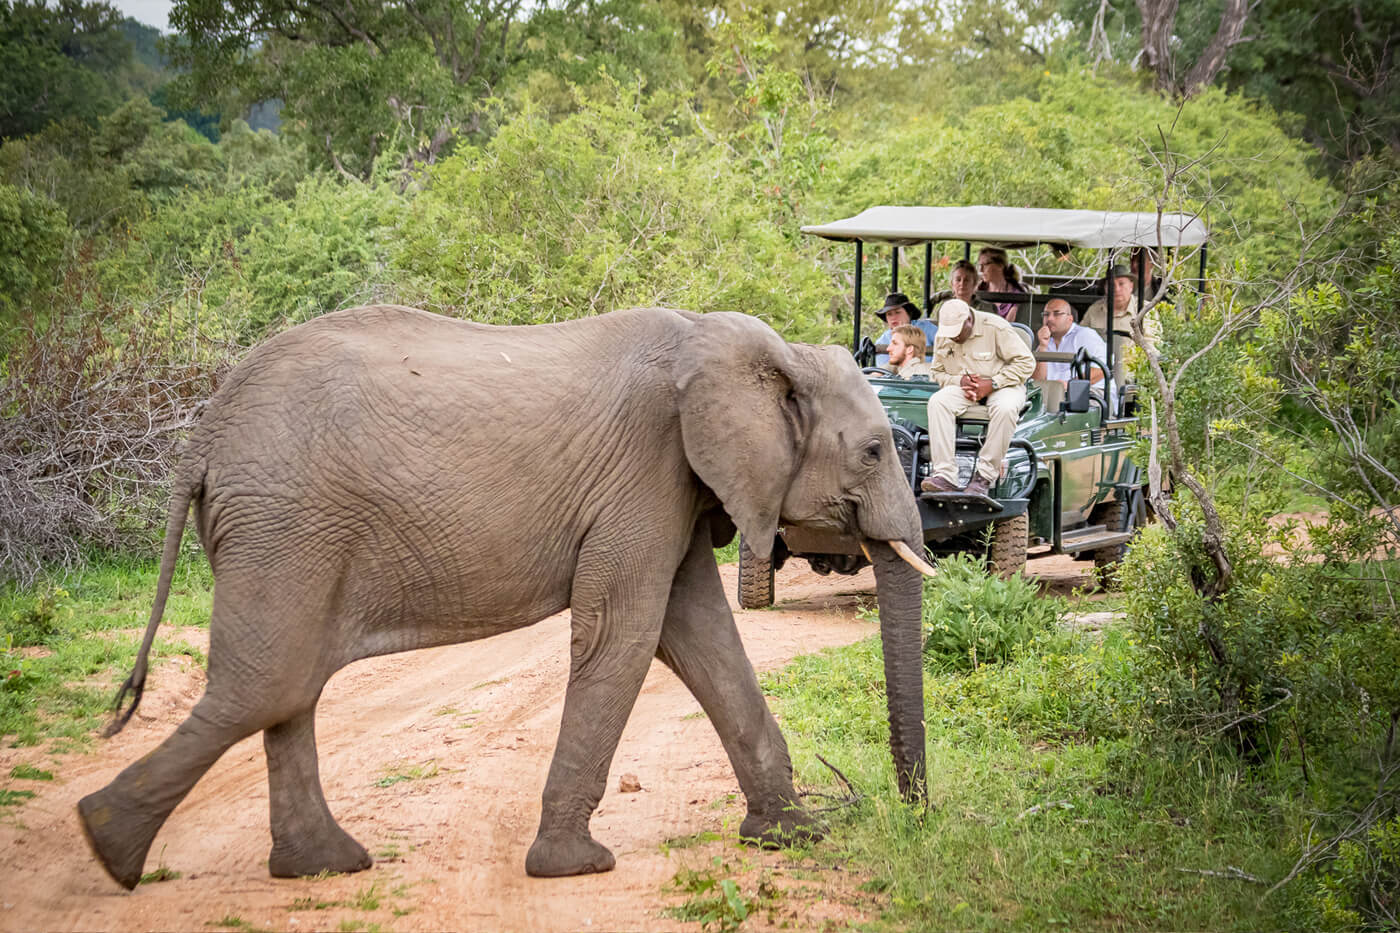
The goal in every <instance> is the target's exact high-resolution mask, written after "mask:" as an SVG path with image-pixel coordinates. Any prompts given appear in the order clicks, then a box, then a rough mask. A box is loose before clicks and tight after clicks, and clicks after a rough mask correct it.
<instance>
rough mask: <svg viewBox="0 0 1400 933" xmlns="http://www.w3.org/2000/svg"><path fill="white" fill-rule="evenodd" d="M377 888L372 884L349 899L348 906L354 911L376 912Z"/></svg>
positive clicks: (377, 905) (377, 901)
mask: <svg viewBox="0 0 1400 933" xmlns="http://www.w3.org/2000/svg"><path fill="white" fill-rule="evenodd" d="M377 887H378V886H377V885H373V884H372V885H370V886H369V887H367V888H365V889H364V890H362V891H360V892H359V893H358V894H356V895H355V896H354V897H353V898H351V900H350V904H349V906H350V907H351V908H352V909H354V910H364V911H370V910H378V909H379V891H378V890H377Z"/></svg>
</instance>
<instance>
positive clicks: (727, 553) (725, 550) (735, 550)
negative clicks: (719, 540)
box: [715, 535, 739, 565]
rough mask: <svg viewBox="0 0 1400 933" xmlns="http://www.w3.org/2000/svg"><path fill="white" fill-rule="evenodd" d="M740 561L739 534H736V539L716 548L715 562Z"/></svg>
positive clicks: (730, 562) (734, 562)
mask: <svg viewBox="0 0 1400 933" xmlns="http://www.w3.org/2000/svg"><path fill="white" fill-rule="evenodd" d="M738 562H739V536H738V535H735V536H734V540H733V541H730V542H729V543H728V544H726V545H725V546H724V547H717V548H715V563H717V564H721V565H723V564H737V563H738Z"/></svg>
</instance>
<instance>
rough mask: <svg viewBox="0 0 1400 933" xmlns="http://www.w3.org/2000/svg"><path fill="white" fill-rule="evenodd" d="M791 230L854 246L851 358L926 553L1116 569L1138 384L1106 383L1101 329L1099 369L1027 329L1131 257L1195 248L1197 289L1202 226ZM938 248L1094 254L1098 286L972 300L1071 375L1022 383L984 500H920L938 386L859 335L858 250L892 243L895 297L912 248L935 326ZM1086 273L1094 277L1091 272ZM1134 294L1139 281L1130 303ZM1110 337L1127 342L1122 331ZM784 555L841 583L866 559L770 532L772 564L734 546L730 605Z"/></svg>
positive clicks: (888, 217) (1103, 281)
mask: <svg viewBox="0 0 1400 933" xmlns="http://www.w3.org/2000/svg"><path fill="white" fill-rule="evenodd" d="M802 232H803V233H806V234H811V235H813V236H819V237H823V238H825V239H828V240H836V241H844V242H850V243H854V244H855V261H856V262H855V282H854V285H855V288H854V291H855V295H854V308H855V314H854V318H855V331H854V334H853V336H852V341H851V351H852V353H853V354H854V355H855V357H856V360H857V361H858V362H859V363H860V364H861V366H862V368H863V370H864V371H865V373H866V374H867V378H868V379H869V380H870V385H871V388H872V390H873V391H874V392H875V393H876V394H877V395H878V396H879V398H880V402H881V404H882V405H883V406H884V408H885V411H886V412H887V413H888V415H889V418H890V427H891V430H892V432H893V434H894V442H895V447H896V449H897V450H898V452H899V456H900V462H901V463H902V464H903V466H904V468H905V470H906V471H907V472H908V474H909V482H910V485H911V486H912V488H913V490H914V494H915V496H916V497H917V501H918V505H919V514H920V517H921V519H922V521H923V531H924V544H925V546H926V547H927V548H928V550H929V551H931V552H932V553H933V554H935V555H946V554H954V553H959V552H967V553H975V554H979V555H985V557H986V559H987V562H988V564H989V565H990V567H991V568H992V569H993V570H994V571H996V572H998V573H1001V574H1003V575H1010V574H1014V573H1017V572H1019V571H1020V570H1021V569H1022V568H1023V567H1024V566H1025V563H1026V558H1027V556H1028V552H1029V551H1030V549H1032V548H1034V549H1035V556H1042V555H1044V554H1070V555H1073V556H1074V557H1076V558H1080V559H1087V558H1092V559H1093V561H1094V564H1095V565H1096V566H1097V567H1101V568H1111V567H1112V565H1114V564H1115V563H1117V562H1118V561H1119V560H1121V559H1122V556H1123V554H1124V551H1125V549H1126V545H1127V542H1128V541H1129V540H1130V539H1131V538H1132V536H1133V534H1134V532H1135V530H1136V529H1137V527H1138V526H1139V525H1140V523H1141V522H1142V521H1144V519H1145V517H1146V510H1147V504H1146V500H1145V496H1144V477H1143V470H1142V468H1141V467H1140V466H1139V465H1138V464H1136V463H1134V462H1133V461H1132V459H1131V457H1130V451H1131V448H1132V446H1133V443H1134V441H1135V439H1136V438H1137V435H1138V430H1139V428H1138V418H1137V415H1136V391H1135V390H1136V387H1135V386H1133V385H1131V384H1129V385H1122V386H1113V385H1112V380H1113V359H1112V356H1113V352H1114V346H1113V343H1114V341H1113V340H1112V339H1110V334H1109V333H1106V332H1104V333H1100V336H1101V337H1103V338H1104V344H1105V347H1106V349H1107V355H1108V358H1107V359H1103V360H1099V359H1091V358H1089V357H1087V356H1086V355H1084V354H1083V352H1082V351H1081V352H1080V354H1078V355H1074V356H1072V355H1070V354H1064V353H1052V352H1048V351H1045V350H1042V349H1039V348H1037V347H1036V346H1035V331H1034V330H1032V328H1033V327H1036V326H1038V324H1039V322H1040V312H1041V309H1042V308H1043V307H1044V306H1045V303H1046V302H1047V301H1049V300H1050V299H1052V298H1063V299H1065V300H1066V301H1068V302H1069V303H1070V305H1071V306H1072V307H1073V308H1074V309H1075V314H1076V319H1078V318H1080V317H1082V316H1083V314H1084V311H1085V309H1086V308H1088V306H1089V305H1091V304H1092V303H1093V302H1094V301H1096V300H1098V299H1099V298H1100V297H1101V296H1103V295H1107V294H1109V293H1110V291H1111V283H1110V274H1111V270H1112V268H1113V266H1114V264H1115V262H1122V261H1123V259H1122V258H1120V257H1123V256H1124V255H1125V254H1131V253H1132V252H1133V251H1142V250H1155V251H1159V253H1160V251H1165V250H1181V249H1189V248H1192V247H1196V248H1199V250H1200V270H1201V271H1200V276H1201V280H1202V281H1203V280H1204V277H1205V264H1206V246H1205V244H1206V240H1207V237H1208V233H1207V230H1206V228H1205V226H1204V225H1203V224H1202V223H1201V222H1200V220H1199V219H1198V218H1196V217H1194V216H1193V215H1189V214H1162V215H1158V214H1156V213H1121V212H1107V211H1079V210H1050V209H1039V208H1011V207H984V206H978V207H872V208H869V209H868V210H865V211H863V212H861V213H860V214H857V215H856V216H854V217H850V218H847V219H845V220H838V221H836V222H834V223H829V224H821V225H816V226H807V227H803V228H802ZM940 241H943V242H946V241H954V242H956V241H961V242H962V244H963V257H964V258H970V256H971V254H972V250H973V246H974V244H976V245H978V246H979V247H980V246H997V247H1001V248H1003V249H1025V248H1030V247H1036V246H1046V247H1049V248H1050V250H1051V255H1052V256H1054V257H1057V260H1056V265H1061V264H1062V263H1063V264H1064V265H1066V266H1074V265H1076V264H1074V263H1069V262H1067V260H1068V259H1069V257H1070V254H1071V252H1072V251H1073V250H1076V249H1078V250H1093V251H1095V252H1094V254H1093V256H1095V257H1098V258H1099V259H1102V260H1103V263H1104V265H1103V273H1104V274H1103V277H1102V278H1098V277H1096V276H1094V275H1093V273H1092V272H1091V273H1089V274H1079V275H1075V274H1070V275H1039V274H1023V275H1022V277H1021V280H1022V282H1024V283H1025V284H1027V285H1029V286H1031V287H1032V290H1033V293H1032V294H1021V293H1011V292H1005V293H992V292H979V293H978V294H979V296H980V297H982V298H985V299H987V300H988V301H992V302H999V303H1006V302H1017V303H1019V304H1021V305H1022V310H1021V311H1020V312H1019V313H1018V314H1017V321H1018V322H1017V323H1016V324H1015V325H1014V326H1015V327H1016V328H1017V329H1018V331H1020V332H1021V335H1022V337H1023V338H1024V339H1025V340H1026V342H1027V343H1028V344H1029V345H1030V346H1031V349H1032V350H1034V351H1035V356H1036V359H1037V361H1045V362H1062V363H1070V364H1071V367H1072V371H1073V375H1074V376H1075V377H1076V378H1073V379H1071V380H1070V381H1069V383H1068V385H1067V386H1062V384H1061V383H1059V382H1056V381H1046V382H1041V381H1036V380H1032V381H1031V382H1029V383H1028V384H1027V386H1026V389H1027V392H1026V404H1025V407H1024V408H1023V409H1022V411H1021V416H1020V420H1019V423H1018V424H1017V427H1016V430H1015V432H1014V433H1013V436H1012V441H1011V448H1010V451H1009V453H1008V456H1007V460H1006V462H1005V471H1004V472H1003V473H1002V476H1001V479H1000V480H999V481H998V483H997V485H996V486H994V487H992V489H991V490H990V491H989V494H988V495H987V496H969V495H966V494H963V493H923V492H921V491H920V483H921V481H922V480H923V479H924V478H925V477H926V476H928V475H929V467H930V464H929V452H928V400H929V397H930V396H931V395H933V393H934V392H937V391H938V389H939V386H938V385H936V384H934V383H931V382H929V381H928V380H927V379H919V378H918V377H915V379H912V380H907V381H906V380H903V379H899V378H898V377H896V376H894V375H892V374H891V373H889V372H888V371H886V370H884V369H880V368H878V367H876V366H875V365H874V363H875V359H876V356H875V354H876V348H875V346H874V344H873V343H872V342H871V341H870V339H869V338H868V337H863V336H862V335H861V313H860V312H861V308H862V301H861V286H862V273H863V269H864V260H865V255H864V251H865V245H866V244H867V243H874V244H882V245H888V246H889V247H890V249H891V257H890V274H889V280H890V291H898V290H899V272H900V258H901V250H903V249H906V248H909V247H917V246H919V245H922V246H923V247H924V250H923V252H924V263H923V286H924V288H923V297H924V300H923V305H922V307H923V309H924V316H925V317H933V316H935V315H936V309H935V308H934V305H933V295H932V293H931V290H930V288H931V284H932V269H933V265H934V257H933V244H934V243H935V242H940ZM1081 268H1083V266H1082V267H1081ZM1087 268H1090V269H1097V268H1098V267H1097V265H1092V264H1091V265H1088V266H1087ZM1145 286H1146V283H1145V282H1143V281H1142V277H1141V276H1140V277H1139V279H1138V286H1137V299H1138V305H1139V306H1141V305H1142V303H1143V298H1144V291H1145ZM906 290H907V289H906ZM1107 317H1108V320H1107V321H1106V322H1105V324H1104V327H1105V330H1107V329H1110V328H1111V327H1112V326H1113V325H1112V317H1113V316H1112V315H1111V314H1110V315H1107ZM1024 322H1030V326H1027V325H1026V323H1024ZM1121 336H1122V338H1124V339H1125V340H1126V339H1130V338H1128V337H1127V335H1126V334H1123V335H1121ZM1091 367H1097V368H1098V369H1100V370H1101V371H1102V372H1103V373H1104V374H1105V383H1106V386H1108V387H1109V391H1108V392H1106V393H1105V392H1104V391H1103V389H1102V388H1099V387H1097V386H1095V387H1094V388H1093V390H1092V391H1091V386H1090V383H1089V380H1088V376H1089V371H1090V368H1091ZM976 411H977V409H976V408H974V409H973V410H972V411H971V412H969V415H968V416H965V417H963V418H960V419H958V426H957V437H956V449H957V461H958V483H959V485H964V484H966V482H967V480H968V479H969V478H970V477H971V475H972V471H973V469H974V467H975V465H976V461H977V456H978V451H979V448H980V446H981V438H982V436H983V434H984V432H985V430H986V420H985V415H983V416H982V419H981V420H980V421H979V420H978V418H977V417H976V415H975V414H974V413H975V412H976ZM793 557H798V558H802V559H804V560H806V561H807V562H808V563H809V564H810V565H811V567H812V569H814V570H816V571H817V572H818V573H832V572H835V573H843V574H853V573H856V572H858V571H859V570H860V569H861V568H862V567H864V566H866V564H867V563H868V561H867V560H866V558H865V556H864V555H863V554H862V553H861V550H860V546H859V543H858V542H857V541H855V540H853V539H848V538H845V537H842V536H839V535H835V534H823V533H819V532H813V531H808V530H803V529H798V528H787V527H783V528H779V530H778V536H777V539H776V540H775V541H774V547H773V552H772V557H771V558H770V559H767V560H760V559H757V558H755V557H754V555H753V553H752V552H751V551H750V550H749V549H748V547H747V546H746V545H745V543H744V542H743V541H741V542H740V550H739V594H738V595H739V603H740V605H741V606H743V607H745V608H750V609H753V608H761V607H763V606H767V605H770V604H771V603H772V602H773V574H774V570H775V569H777V568H778V567H781V566H782V564H783V562H784V561H786V560H788V559H791V558H793Z"/></svg>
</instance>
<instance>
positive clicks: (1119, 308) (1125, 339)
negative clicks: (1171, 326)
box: [1079, 265, 1162, 385]
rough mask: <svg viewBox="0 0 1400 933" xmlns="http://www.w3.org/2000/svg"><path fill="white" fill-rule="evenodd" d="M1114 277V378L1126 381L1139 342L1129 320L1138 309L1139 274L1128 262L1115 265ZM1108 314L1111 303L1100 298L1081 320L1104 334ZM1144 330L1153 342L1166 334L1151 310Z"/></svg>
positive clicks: (1148, 338)
mask: <svg viewBox="0 0 1400 933" xmlns="http://www.w3.org/2000/svg"><path fill="white" fill-rule="evenodd" d="M1110 277H1111V278H1112V280H1113V381H1114V382H1115V383H1116V384H1117V385H1122V384H1123V383H1124V382H1126V381H1127V377H1128V362H1127V353H1128V349H1129V348H1130V347H1135V346H1137V344H1135V343H1133V339H1132V325H1131V324H1130V323H1129V322H1130V321H1131V320H1132V317H1133V315H1134V314H1136V313H1137V297H1136V296H1135V295H1134V294H1133V291H1134V289H1135V288H1136V287H1137V277H1136V276H1135V275H1133V270H1132V269H1129V268H1128V267H1127V266H1124V265H1118V266H1114V267H1113V269H1112V272H1111V276H1110ZM1107 318H1108V305H1107V303H1106V302H1105V300H1104V299H1102V298H1100V299H1099V300H1098V301H1096V302H1094V303H1093V304H1091V305H1090V306H1089V309H1088V310H1087V311H1085V312H1084V317H1082V318H1081V319H1080V321H1079V323H1080V325H1081V326H1083V327H1087V328H1089V329H1091V330H1093V331H1094V332H1096V333H1098V334H1100V335H1102V334H1103V329H1104V322H1105V321H1106V320H1107ZM1143 331H1144V332H1145V333H1146V336H1147V341H1148V345H1149V346H1151V345H1152V344H1153V343H1155V342H1156V341H1157V340H1158V339H1160V337H1161V336H1162V331H1161V326H1160V325H1159V324H1158V323H1157V320H1156V318H1155V317H1153V316H1152V315H1151V314H1148V316H1147V319H1146V320H1144V321H1143Z"/></svg>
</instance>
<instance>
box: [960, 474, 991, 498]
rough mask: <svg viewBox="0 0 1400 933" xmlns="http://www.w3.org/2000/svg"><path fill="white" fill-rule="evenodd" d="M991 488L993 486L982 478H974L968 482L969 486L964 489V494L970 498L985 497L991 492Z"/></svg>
mask: <svg viewBox="0 0 1400 933" xmlns="http://www.w3.org/2000/svg"><path fill="white" fill-rule="evenodd" d="M991 488H992V487H991V484H989V483H988V482H987V481H986V480H984V479H983V478H982V477H980V476H974V477H973V478H972V479H970V480H968V481H967V486H965V487H964V488H963V492H965V493H967V494H968V495H969V496H985V495H986V494H987V493H988V492H990V491H991Z"/></svg>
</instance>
